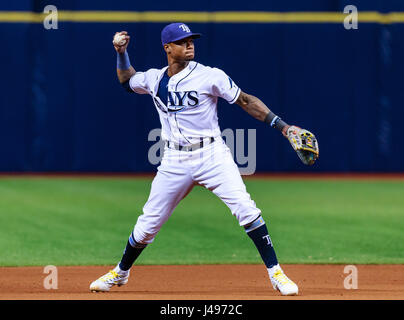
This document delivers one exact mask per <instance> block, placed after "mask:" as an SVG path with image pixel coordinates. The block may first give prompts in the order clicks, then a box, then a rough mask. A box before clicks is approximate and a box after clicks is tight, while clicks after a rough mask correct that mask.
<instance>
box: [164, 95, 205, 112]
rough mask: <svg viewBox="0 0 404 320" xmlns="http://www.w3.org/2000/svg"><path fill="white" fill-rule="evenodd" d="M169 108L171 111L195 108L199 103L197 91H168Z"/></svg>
mask: <svg viewBox="0 0 404 320" xmlns="http://www.w3.org/2000/svg"><path fill="white" fill-rule="evenodd" d="M167 95H168V101H167V102H168V103H167V109H168V111H169V112H178V111H182V110H185V109H189V108H195V107H197V106H198V104H199V94H198V92H197V91H168V92H167Z"/></svg>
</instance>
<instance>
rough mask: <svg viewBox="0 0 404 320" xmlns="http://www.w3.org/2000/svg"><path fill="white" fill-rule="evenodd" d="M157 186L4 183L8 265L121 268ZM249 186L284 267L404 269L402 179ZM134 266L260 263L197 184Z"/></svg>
mask: <svg viewBox="0 0 404 320" xmlns="http://www.w3.org/2000/svg"><path fill="white" fill-rule="evenodd" d="M150 183H151V179H147V178H144V179H141V178H137V179H119V178H80V179H79V178H1V179H0V265H1V266H23V265H40V266H43V265H48V264H53V265H93V264H95V265H107V264H108V265H110V264H115V263H117V262H118V261H119V259H120V258H121V256H122V251H123V249H124V246H125V244H126V241H127V239H128V236H129V234H130V232H131V231H132V228H133V226H134V224H135V223H136V220H137V217H138V216H139V215H140V214H141V211H142V207H143V205H144V203H145V202H146V200H147V197H148V193H149V189H150ZM245 183H246V185H247V190H248V191H249V193H250V194H251V196H252V198H253V199H254V200H255V202H256V203H257V206H258V207H259V208H260V209H261V210H262V212H263V216H264V218H265V220H266V222H267V225H268V229H269V233H270V235H271V238H272V241H273V243H274V246H275V249H276V252H277V255H278V258H279V261H280V262H281V263H404V232H403V230H404V182H402V181H381V180H379V181H378V180H375V181H355V180H352V181H340V180H330V181H324V180H318V181H313V180H311V181H310V180H306V181H305V180H281V179H279V180H246V181H245ZM136 263H137V264H203V263H210V264H211V263H261V258H260V257H259V255H258V252H257V251H256V249H255V247H254V245H253V243H252V242H251V240H250V239H249V238H248V236H247V235H246V234H245V232H244V230H243V229H242V228H241V227H240V226H239V225H238V222H237V221H236V219H235V218H234V217H233V216H232V215H231V213H230V211H229V209H228V208H227V207H226V206H225V205H224V204H223V203H222V202H221V200H220V199H218V198H217V197H216V196H215V195H213V194H212V193H210V192H209V191H208V190H205V189H203V188H201V187H195V188H194V190H193V191H192V192H191V193H190V194H189V195H188V197H187V198H185V199H184V200H183V201H182V202H181V203H180V204H179V206H178V207H177V209H176V210H175V211H174V213H173V215H172V217H171V218H170V219H169V220H168V222H167V223H166V224H165V225H164V226H163V228H162V230H161V231H160V233H159V234H158V235H157V237H156V239H155V241H154V243H153V244H151V245H150V246H149V247H148V248H147V249H146V250H145V251H144V252H143V253H142V255H141V256H140V258H139V259H138V261H137V262H136Z"/></svg>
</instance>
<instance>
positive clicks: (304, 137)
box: [282, 126, 319, 166]
mask: <svg viewBox="0 0 404 320" xmlns="http://www.w3.org/2000/svg"><path fill="white" fill-rule="evenodd" d="M282 133H283V132H282ZM285 133H286V135H285ZM285 133H283V134H284V135H285V136H286V138H287V139H288V140H289V142H290V144H291V145H292V147H293V149H294V150H295V151H296V153H297V155H298V156H299V158H300V160H302V162H303V163H304V164H306V165H310V166H311V165H313V164H314V162H315V161H316V160H317V159H318V157H319V147H318V142H317V138H316V137H315V135H314V134H313V133H311V132H310V131H308V130H305V129H302V128H299V127H297V126H290V127H288V128H287V129H286V130H285Z"/></svg>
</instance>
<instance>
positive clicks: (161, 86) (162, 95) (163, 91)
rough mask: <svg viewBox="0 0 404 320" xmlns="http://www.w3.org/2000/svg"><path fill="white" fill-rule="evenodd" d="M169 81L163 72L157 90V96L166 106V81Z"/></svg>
mask: <svg viewBox="0 0 404 320" xmlns="http://www.w3.org/2000/svg"><path fill="white" fill-rule="evenodd" d="M169 80H170V77H169V76H168V74H167V72H164V76H163V78H161V80H160V83H159V89H158V91H157V96H158V97H159V98H160V100H161V101H162V102H163V103H164V104H166V105H167V101H168V81H169Z"/></svg>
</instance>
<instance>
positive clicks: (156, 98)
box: [129, 61, 241, 146]
mask: <svg viewBox="0 0 404 320" xmlns="http://www.w3.org/2000/svg"><path fill="white" fill-rule="evenodd" d="M167 69H168V66H167V67H164V68H162V69H149V70H148V71H146V72H136V74H134V75H133V76H132V77H131V78H130V81H129V85H130V87H131V89H132V90H133V91H134V92H136V93H139V94H150V95H151V96H152V98H153V102H154V105H155V106H156V109H157V111H158V113H159V117H160V122H161V136H162V139H163V140H165V141H173V142H176V143H178V144H180V145H184V146H185V145H189V144H194V143H198V142H199V141H200V139H201V138H205V137H218V136H220V134H221V131H220V128H219V124H218V117H217V100H218V97H220V98H223V99H225V100H226V101H227V102H228V103H230V104H233V103H234V102H236V100H237V98H238V97H239V95H240V92H241V91H240V88H239V87H238V86H237V85H236V84H235V83H234V82H233V80H232V79H231V78H230V77H229V76H228V75H227V74H226V73H225V72H223V71H222V70H220V69H218V68H211V67H208V66H204V65H202V64H200V63H198V62H195V61H190V62H189V63H188V66H187V67H186V68H184V69H183V70H182V71H181V72H179V73H177V74H175V75H173V76H172V77H170V78H168V81H167V91H166V94H164V95H161V94H159V95H158V92H159V84H160V81H161V80H162V79H163V78H164V77H168V76H167V74H166V71H167ZM160 88H161V86H160ZM160 97H164V98H163V99H161V98H160ZM163 100H164V101H163Z"/></svg>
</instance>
